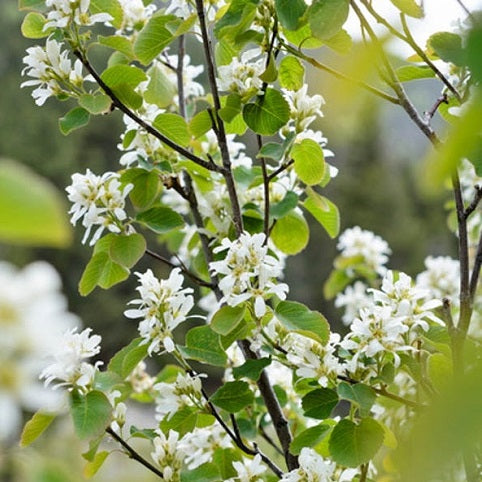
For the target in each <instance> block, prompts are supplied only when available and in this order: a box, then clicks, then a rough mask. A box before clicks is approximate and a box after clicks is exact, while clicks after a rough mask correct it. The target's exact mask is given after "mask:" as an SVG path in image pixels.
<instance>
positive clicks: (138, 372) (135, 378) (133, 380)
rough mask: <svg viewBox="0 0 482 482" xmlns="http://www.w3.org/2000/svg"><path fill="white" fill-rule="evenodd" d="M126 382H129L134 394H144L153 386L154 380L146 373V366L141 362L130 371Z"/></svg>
mask: <svg viewBox="0 0 482 482" xmlns="http://www.w3.org/2000/svg"><path fill="white" fill-rule="evenodd" d="M126 381H128V382H130V384H131V386H132V389H133V390H134V392H136V393H144V392H148V391H150V390H151V388H152V387H153V386H154V382H155V378H154V377H151V376H150V375H149V373H147V371H146V364H145V362H144V361H141V362H139V363H138V364H137V366H136V367H135V368H134V370H132V372H131V373H130V375H129V376H128V377H127V378H126Z"/></svg>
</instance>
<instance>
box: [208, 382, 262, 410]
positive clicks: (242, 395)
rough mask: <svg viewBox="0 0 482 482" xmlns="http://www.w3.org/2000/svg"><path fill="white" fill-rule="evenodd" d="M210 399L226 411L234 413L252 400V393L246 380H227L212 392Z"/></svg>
mask: <svg viewBox="0 0 482 482" xmlns="http://www.w3.org/2000/svg"><path fill="white" fill-rule="evenodd" d="M210 401H211V402H212V403H213V404H214V405H216V406H217V407H220V408H222V409H224V410H226V411H227V412H231V413H236V412H239V411H240V410H242V409H243V408H245V407H246V406H248V405H251V404H252V403H253V402H254V394H253V392H252V391H251V389H250V388H249V385H248V384H247V383H246V382H240V381H236V382H227V383H225V384H224V385H222V386H221V387H220V388H218V389H217V390H216V392H214V394H213V395H212V396H211V397H210Z"/></svg>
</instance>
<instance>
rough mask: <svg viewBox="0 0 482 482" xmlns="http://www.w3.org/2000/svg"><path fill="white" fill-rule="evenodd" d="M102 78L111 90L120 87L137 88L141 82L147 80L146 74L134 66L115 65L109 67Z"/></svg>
mask: <svg viewBox="0 0 482 482" xmlns="http://www.w3.org/2000/svg"><path fill="white" fill-rule="evenodd" d="M100 78H101V79H102V80H103V81H104V82H105V83H106V84H107V85H108V86H109V87H111V88H115V87H117V86H119V85H123V84H125V85H129V86H130V87H137V86H138V85H139V84H140V83H141V82H144V81H145V80H147V76H146V74H145V72H144V71H143V70H141V69H139V68H138V67H134V66H132V65H121V64H118V65H113V66H112V67H108V68H107V69H106V70H104V72H102V75H101V76H100Z"/></svg>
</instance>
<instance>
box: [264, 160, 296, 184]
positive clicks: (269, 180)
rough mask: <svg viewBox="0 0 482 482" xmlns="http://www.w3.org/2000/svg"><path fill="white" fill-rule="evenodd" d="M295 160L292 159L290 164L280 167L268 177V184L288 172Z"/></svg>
mask: <svg viewBox="0 0 482 482" xmlns="http://www.w3.org/2000/svg"><path fill="white" fill-rule="evenodd" d="M294 162H295V161H294V159H290V160H289V161H288V162H286V163H285V164H283V165H282V166H280V167H278V169H276V170H275V171H273V172H272V173H271V174H270V175H269V176H268V182H271V181H272V180H273V179H274V178H275V177H276V176H277V175H278V174H281V173H282V172H283V171H286V169H288V168H289V167H290V166H292V165H293V164H294Z"/></svg>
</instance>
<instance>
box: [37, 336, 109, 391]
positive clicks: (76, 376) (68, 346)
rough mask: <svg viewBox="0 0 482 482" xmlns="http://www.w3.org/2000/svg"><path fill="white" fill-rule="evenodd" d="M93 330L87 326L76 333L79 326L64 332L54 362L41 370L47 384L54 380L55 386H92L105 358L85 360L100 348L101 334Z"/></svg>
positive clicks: (88, 387) (73, 387)
mask: <svg viewBox="0 0 482 482" xmlns="http://www.w3.org/2000/svg"><path fill="white" fill-rule="evenodd" d="M91 332H92V329H91V328H86V329H85V330H84V331H82V332H81V333H77V328H74V329H72V330H70V331H68V332H67V333H65V334H64V338H63V340H62V341H61V343H59V346H58V347H57V350H56V351H55V352H54V353H52V356H53V358H54V360H55V361H54V363H52V364H51V365H49V366H47V367H46V368H44V370H43V371H42V373H41V374H40V378H43V379H45V385H46V386H48V385H50V384H51V383H52V382H54V383H55V385H54V388H57V387H67V389H68V390H73V389H76V390H79V391H81V392H83V393H86V392H88V391H89V390H90V389H91V388H92V384H93V382H94V377H95V374H96V373H97V370H98V367H99V365H101V364H102V362H96V363H95V364H94V365H92V364H91V363H88V362H86V361H85V360H87V359H88V358H91V357H93V356H95V355H97V354H98V353H99V352H100V342H101V337H100V336H99V335H92V336H91Z"/></svg>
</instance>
